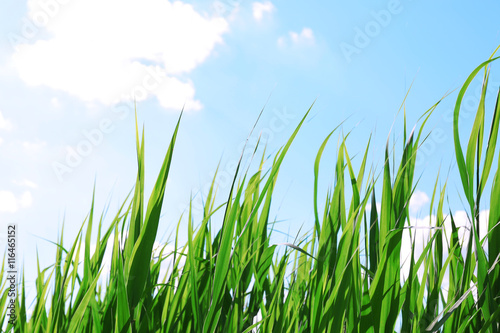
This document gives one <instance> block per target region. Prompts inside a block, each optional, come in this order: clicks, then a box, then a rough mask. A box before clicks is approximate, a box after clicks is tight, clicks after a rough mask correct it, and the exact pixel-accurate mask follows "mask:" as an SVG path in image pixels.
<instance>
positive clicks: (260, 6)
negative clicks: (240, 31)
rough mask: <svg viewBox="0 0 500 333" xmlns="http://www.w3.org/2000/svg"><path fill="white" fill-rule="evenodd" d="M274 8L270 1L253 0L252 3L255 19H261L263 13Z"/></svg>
mask: <svg viewBox="0 0 500 333" xmlns="http://www.w3.org/2000/svg"><path fill="white" fill-rule="evenodd" d="M274 10H275V7H274V5H273V4H272V3H271V1H265V2H254V3H253V4H252V11H253V17H254V18H255V20H257V21H259V22H260V21H262V19H263V18H264V13H269V14H270V13H272V12H273V11H274Z"/></svg>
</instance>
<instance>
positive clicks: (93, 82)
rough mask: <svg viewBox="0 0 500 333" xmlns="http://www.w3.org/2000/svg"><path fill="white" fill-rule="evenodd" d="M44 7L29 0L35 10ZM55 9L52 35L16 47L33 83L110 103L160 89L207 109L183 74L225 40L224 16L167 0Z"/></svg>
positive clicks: (170, 99)
mask: <svg viewBox="0 0 500 333" xmlns="http://www.w3.org/2000/svg"><path fill="white" fill-rule="evenodd" d="M39 6H40V2H39V1H34V0H30V1H29V14H28V16H29V17H32V16H33V15H35V14H36V13H39V12H40V11H41V10H42V9H41V8H40V7H39ZM56 14H57V15H54V17H53V18H52V19H50V20H49V21H48V24H47V25H46V27H45V28H46V30H47V31H48V32H49V33H50V35H51V37H50V39H48V40H38V41H36V42H35V43H33V44H21V45H18V46H17V51H16V52H15V54H14V56H13V64H14V66H15V67H16V69H17V70H18V73H19V75H20V77H21V78H22V79H23V80H24V81H25V82H26V83H27V84H29V85H35V86H36V85H45V86H48V87H51V88H53V89H56V90H62V91H65V92H67V93H69V94H71V95H74V96H76V97H78V98H80V99H82V100H84V101H86V102H95V101H97V102H101V103H103V104H106V105H110V104H112V103H115V102H117V101H118V100H120V99H123V98H124V97H125V96H126V97H130V96H132V98H133V97H134V96H135V97H136V98H137V100H143V99H145V98H148V97H150V96H156V97H158V99H159V100H160V103H161V104H162V105H163V106H164V107H167V108H174V109H180V108H182V106H183V105H184V104H186V109H187V110H189V109H200V108H201V103H200V102H199V101H196V100H195V99H194V93H195V89H194V86H193V84H192V83H191V82H189V81H181V79H179V78H176V76H177V75H179V74H186V73H189V72H190V71H192V70H193V69H194V68H196V67H197V66H198V65H200V64H201V63H203V62H204V61H205V60H206V59H207V57H208V56H209V55H210V54H211V53H212V51H213V49H214V47H215V45H216V44H217V43H222V41H223V40H222V35H223V34H224V33H225V32H226V31H227V30H228V23H227V21H226V20H225V19H224V18H221V17H218V18H209V17H205V16H202V15H200V14H199V13H198V12H196V11H195V10H194V8H193V7H192V6H191V5H189V4H185V3H182V2H181V1H175V2H169V1H163V0H142V1H139V0H127V1H119V0H109V1H104V2H103V1H98V0H88V1H77V2H72V3H71V5H65V6H64V5H61V8H59V10H58V12H57V13H56ZM157 66H159V67H157ZM183 79H184V78H183ZM158 84H159V85H160V88H158V89H157V87H158Z"/></svg>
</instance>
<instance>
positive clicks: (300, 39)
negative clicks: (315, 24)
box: [278, 28, 316, 47]
mask: <svg viewBox="0 0 500 333" xmlns="http://www.w3.org/2000/svg"><path fill="white" fill-rule="evenodd" d="M288 42H291V43H292V44H293V45H309V46H310V45H314V44H315V43H316V41H315V37H314V32H313V31H312V29H311V28H303V29H302V31H301V32H300V33H297V32H295V31H290V32H288V37H280V38H278V46H282V47H283V46H286V45H287V44H288Z"/></svg>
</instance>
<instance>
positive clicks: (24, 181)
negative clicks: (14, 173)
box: [12, 179, 38, 188]
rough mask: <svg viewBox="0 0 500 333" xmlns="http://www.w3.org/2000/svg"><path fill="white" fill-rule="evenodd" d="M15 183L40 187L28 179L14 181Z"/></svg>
mask: <svg viewBox="0 0 500 333" xmlns="http://www.w3.org/2000/svg"><path fill="white" fill-rule="evenodd" d="M12 182H13V183H14V184H16V185H18V186H23V187H30V188H38V185H37V184H36V183H34V182H32V181H30V180H28V179H23V180H22V181H16V180H14V181H12Z"/></svg>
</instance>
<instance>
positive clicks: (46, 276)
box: [0, 58, 500, 333]
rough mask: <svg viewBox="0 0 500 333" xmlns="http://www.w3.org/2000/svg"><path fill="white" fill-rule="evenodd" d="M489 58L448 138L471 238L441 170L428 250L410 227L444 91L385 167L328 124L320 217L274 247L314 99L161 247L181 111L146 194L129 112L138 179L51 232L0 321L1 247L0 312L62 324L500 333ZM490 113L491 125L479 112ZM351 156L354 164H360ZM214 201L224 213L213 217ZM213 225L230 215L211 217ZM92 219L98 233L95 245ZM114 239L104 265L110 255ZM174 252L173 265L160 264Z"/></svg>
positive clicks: (38, 323)
mask: <svg viewBox="0 0 500 333" xmlns="http://www.w3.org/2000/svg"><path fill="white" fill-rule="evenodd" d="M496 59H497V58H490V59H489V60H487V61H485V62H484V63H482V64H481V65H480V66H479V67H477V68H476V69H475V70H474V71H473V72H472V73H471V74H470V76H469V77H468V78H467V80H466V82H465V83H464V84H463V86H462V88H461V89H460V91H459V92H458V96H457V100H456V106H455V109H454V119H453V138H454V146H453V147H450V149H453V150H454V151H455V157H456V165H457V167H458V170H459V173H460V179H459V181H460V183H461V184H462V189H461V190H462V196H463V198H464V202H465V205H466V207H467V213H468V218H469V230H468V234H469V237H467V238H465V237H463V232H462V233H461V232H460V228H461V227H459V226H457V224H456V223H455V219H454V216H453V214H452V212H451V210H450V209H449V208H448V207H447V202H446V198H447V187H446V183H447V181H449V180H447V179H444V180H443V179H442V175H441V176H440V175H439V170H433V172H435V173H436V174H438V177H437V179H436V185H435V186H434V191H433V193H432V199H431V203H430V205H431V207H430V214H429V216H430V221H429V226H428V230H429V232H428V235H429V238H428V240H427V242H426V243H425V247H424V248H423V250H422V251H416V249H415V237H414V234H415V232H416V229H415V228H414V227H413V226H412V225H411V219H410V212H409V203H410V199H411V197H412V195H413V194H414V191H415V186H416V182H417V180H416V178H418V176H415V162H416V158H417V155H418V153H419V147H420V146H421V145H422V143H423V142H425V140H426V138H427V137H428V131H427V130H426V129H425V125H426V123H427V121H428V119H429V117H430V116H431V115H432V114H433V112H434V110H435V109H436V107H437V106H438V104H439V102H438V103H436V104H435V105H433V106H432V107H431V108H430V109H429V110H427V111H426V112H424V113H423V115H422V117H421V118H420V120H419V122H418V124H417V125H416V126H415V127H414V128H413V130H409V129H407V125H406V115H404V116H405V121H404V129H403V138H402V140H399V141H398V142H392V141H391V140H388V142H387V146H386V148H385V155H384V161H385V163H383V166H382V168H381V169H380V170H378V169H377V168H375V167H373V166H370V165H371V164H370V161H368V156H369V154H368V153H369V151H370V149H371V147H370V138H366V140H367V142H368V144H367V147H366V150H365V152H364V154H360V156H357V157H356V158H357V159H358V160H357V163H353V158H351V155H350V154H349V152H348V149H347V144H346V138H347V136H348V135H340V134H339V133H338V132H339V131H338V128H335V129H333V131H332V132H331V133H330V134H329V135H328V136H327V137H326V138H325V140H324V142H323V143H322V144H321V146H320V147H319V148H318V153H317V157H316V159H315V161H311V166H313V167H312V168H311V169H312V170H313V172H314V189H315V190H314V195H313V198H311V201H310V202H311V204H313V205H314V221H311V223H313V224H314V228H313V230H312V232H310V233H304V234H302V235H299V236H298V237H297V238H296V239H295V241H294V242H293V243H287V244H284V245H280V247H279V248H278V244H274V243H273V241H272V237H271V236H272V233H273V227H274V221H273V220H272V218H271V216H270V208H271V205H272V204H273V191H274V189H275V184H276V180H277V177H278V174H279V170H280V167H281V165H282V164H283V163H286V161H285V159H286V154H287V152H288V151H289V150H290V149H293V146H292V143H293V141H294V139H295V138H296V136H297V135H299V131H300V128H301V126H302V125H303V123H304V121H305V120H306V119H307V117H308V113H309V111H307V112H306V113H305V115H304V117H303V119H302V120H301V121H300V123H299V124H298V125H297V127H296V129H295V131H294V132H293V134H292V135H291V137H290V138H289V140H288V141H287V142H286V144H285V145H284V146H283V147H282V148H281V149H280V150H279V151H278V152H277V153H276V154H275V155H274V156H273V161H272V163H271V166H270V167H269V168H267V167H266V168H264V164H265V163H264V162H265V156H262V158H261V157H260V156H256V159H257V160H260V164H259V165H260V167H259V168H258V171H257V172H255V173H253V172H252V173H250V172H249V171H248V170H247V171H245V168H243V166H242V165H241V164H239V165H238V168H237V171H236V173H235V175H234V179H233V182H232V186H231V189H230V191H229V196H228V197H227V198H225V199H224V200H223V201H224V202H223V203H222V204H216V194H217V188H216V186H215V181H214V182H213V183H212V186H211V188H210V191H209V193H208V195H207V196H206V197H205V198H204V204H203V212H202V218H201V219H199V220H198V219H197V220H195V218H194V217H193V212H192V210H191V209H189V210H188V211H187V212H186V214H187V216H185V217H187V226H186V225H181V219H179V223H178V225H177V232H179V229H180V228H186V229H187V234H188V237H187V239H188V241H187V242H186V243H185V244H179V242H178V236H176V237H174V239H173V241H172V243H170V244H162V247H161V248H160V250H159V251H157V252H154V251H153V250H154V247H155V241H156V239H157V232H158V225H159V223H160V215H161V212H162V205H163V199H164V195H165V191H166V184H167V177H168V176H169V170H170V166H171V163H172V161H173V160H175V158H174V155H175V153H174V146H175V142H176V137H177V133H178V131H179V130H182V125H181V122H182V121H181V118H182V115H181V117H180V118H179V122H178V123H177V126H176V128H175V131H174V132H173V134H172V138H171V141H170V146H169V148H168V151H167V153H166V155H165V158H164V161H163V165H162V167H161V170H160V172H159V174H158V176H157V180H156V183H155V186H154V188H153V190H152V193H151V194H150V195H149V199H147V197H146V194H145V193H144V177H145V167H144V160H145V157H144V147H145V143H144V132H142V134H141V133H140V131H139V128H138V127H137V126H136V142H137V178H136V183H135V187H134V189H133V191H132V192H131V193H130V195H129V196H128V197H127V199H126V200H124V202H123V205H122V207H121V208H120V209H119V210H118V211H117V212H116V213H115V215H114V218H112V221H111V222H110V223H108V222H107V221H106V222H105V221H104V218H103V216H104V215H103V214H101V215H99V214H98V213H96V212H95V211H94V205H93V204H92V207H91V208H90V212H89V214H88V216H87V218H86V219H85V221H84V222H83V224H82V225H81V228H80V231H79V233H78V235H77V237H76V238H75V239H74V240H73V242H71V243H70V244H69V245H66V244H64V242H63V236H62V234H63V233H62V232H61V236H59V239H58V240H57V241H56V242H55V243H54V245H55V248H56V253H55V259H54V263H53V265H51V266H50V267H40V266H38V268H37V271H38V275H37V277H36V298H35V300H34V302H32V301H31V300H29V299H27V296H26V287H25V279H26V277H25V276H24V275H23V274H21V276H20V280H21V283H20V286H19V293H18V294H17V296H16V299H15V306H16V317H17V318H16V320H15V324H14V325H12V324H9V323H8V322H7V321H8V318H9V317H8V316H7V311H8V309H7V305H8V301H9V298H8V291H9V289H8V284H7V282H6V270H5V267H6V262H5V257H4V262H3V264H2V270H1V272H0V277H1V281H2V286H1V288H0V314H1V315H0V327H2V328H3V329H4V330H5V331H9V332H10V331H14V332H54V333H56V332H60V333H63V332H64V333H66V332H69V333H73V332H89V333H90V332H117V333H125V332H255V331H258V332H394V331H397V332H453V333H456V332H499V331H500V276H499V275H500V265H499V261H500V227H499V226H498V224H499V221H500V205H499V203H498V198H499V197H500V172H499V171H500V164H498V165H496V167H495V164H497V163H499V162H498V154H497V150H498V149H497V145H496V144H497V137H498V130H499V124H500V99H499V97H500V94H499V95H497V96H495V97H496V98H497V99H496V103H495V105H494V109H493V110H487V109H486V107H485V104H486V103H485V99H486V91H487V86H488V78H489V68H490V67H489V66H490V64H491V63H492V62H493V61H494V60H496ZM483 72H484V75H483V85H482V93H481V99H480V102H479V107H478V109H477V113H476V115H475V119H474V122H473V124H472V126H471V130H470V134H469V137H468V140H467V142H466V144H465V143H464V142H465V140H464V139H463V137H462V138H460V135H459V133H460V131H459V119H460V111H461V106H462V100H463V98H464V95H465V94H466V91H467V89H468V87H469V86H470V84H471V82H472V81H473V80H474V78H476V77H479V78H480V76H481V75H482V73H483ZM490 112H491V119H492V122H491V124H490V123H489V122H488V123H486V120H485V119H487V118H488V117H487V114H488V115H489V114H490ZM403 113H404V111H403ZM334 134H339V135H340V141H339V142H338V145H337V157H336V165H335V170H334V183H333V184H331V186H330V188H329V190H328V191H327V193H318V192H319V190H318V187H319V184H320V175H319V170H320V163H321V160H322V155H323V152H324V149H325V147H326V146H327V145H328V144H329V142H330V139H331V138H332V137H333V136H334ZM330 144H331V143H330ZM359 159H361V161H360V162H359ZM240 163H241V160H240ZM354 164H356V165H359V166H358V167H357V168H356V169H355V168H354ZM312 170H311V171H312ZM214 180H215V176H214ZM439 183H442V184H444V185H442V186H438V184H439ZM486 194H488V195H486ZM485 196H486V197H488V198H490V202H489V204H488V205H487V206H489V216H488V222H487V223H488V227H487V232H486V233H482V234H481V233H480V226H479V225H480V217H479V212H480V207H481V205H480V204H481V203H482V201H481V200H482V199H483V198H484V197H485ZM379 200H380V201H379ZM377 202H380V205H377ZM308 204H309V203H308ZM218 216H221V218H222V220H220V221H213V219H214V218H216V217H218ZM215 222H217V223H215ZM213 224H216V225H220V226H221V227H220V228H217V230H214V228H213V227H212V225H213ZM445 224H446V225H448V226H450V228H449V229H447V228H445ZM96 228H97V239H98V241H97V243H96V247H95V250H94V251H93V252H92V251H91V241H92V239H91V238H92V232H93V230H94V229H96ZM405 231H406V232H409V233H410V235H413V236H411V239H412V251H411V257H410V258H409V259H408V260H409V264H408V265H409V271H408V275H407V276H403V274H402V265H403V262H402V261H401V251H402V242H403V233H404V232H405ZM108 245H109V246H110V248H112V255H111V265H110V266H109V267H108V266H106V265H104V263H103V261H104V256H105V251H106V248H107V246H108ZM167 245H170V247H168V246H167ZM172 246H173V249H174V250H173V251H172V250H171V247H172ZM280 249H281V250H280ZM165 262H168V263H169V265H168V270H167V271H166V272H164V271H163V270H161V267H162V264H163V263H165ZM104 270H108V271H106V272H104ZM103 276H105V278H102V277H103ZM444 281H446V283H445V282H444Z"/></svg>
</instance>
